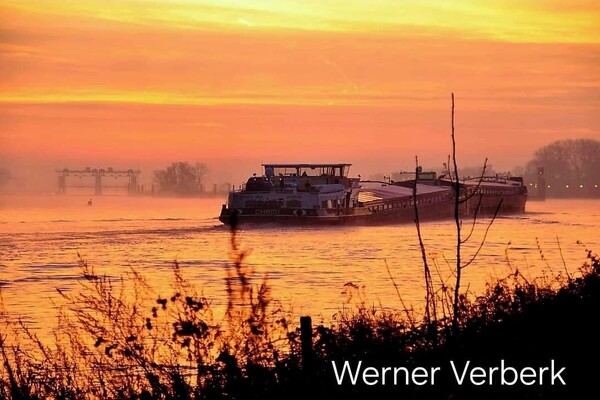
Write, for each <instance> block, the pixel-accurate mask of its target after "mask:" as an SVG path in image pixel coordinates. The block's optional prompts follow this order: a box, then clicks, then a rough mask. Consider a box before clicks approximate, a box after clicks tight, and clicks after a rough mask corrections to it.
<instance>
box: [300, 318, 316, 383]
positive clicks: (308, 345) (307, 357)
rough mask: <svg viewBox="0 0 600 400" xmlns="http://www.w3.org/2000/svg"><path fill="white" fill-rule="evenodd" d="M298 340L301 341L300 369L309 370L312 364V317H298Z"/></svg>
mask: <svg viewBox="0 0 600 400" xmlns="http://www.w3.org/2000/svg"><path fill="white" fill-rule="evenodd" d="M300 342H301V343H302V369H303V370H304V371H305V372H309V371H310V368H311V366H312V359H313V354H312V319H311V318H310V317H309V316H306V317H300Z"/></svg>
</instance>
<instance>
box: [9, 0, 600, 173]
mask: <svg viewBox="0 0 600 400" xmlns="http://www.w3.org/2000/svg"><path fill="white" fill-rule="evenodd" d="M23 3H26V4H23ZM0 58H1V59H0V76H1V77H2V78H0V93H2V95H1V101H0V166H2V165H9V166H14V165H20V166H25V167H24V168H33V167H32V166H31V167H27V165H33V164H34V163H35V162H36V161H39V163H38V165H44V166H46V167H47V168H50V167H52V168H54V167H55V166H57V167H58V166H61V167H62V166H68V167H71V168H77V167H82V166H86V165H91V166H98V167H101V166H109V165H114V166H123V167H125V166H141V167H144V166H146V165H153V166H154V165H160V164H164V163H166V162H169V161H172V160H189V161H205V162H206V163H207V164H209V167H211V170H212V171H213V175H214V177H215V179H219V178H223V179H234V180H236V179H241V178H243V177H244V176H246V175H248V174H249V173H250V172H253V171H255V170H256V169H257V167H258V165H259V164H260V163H261V162H276V161H286V162H294V161H304V162H310V161H326V162H351V163H354V164H355V168H354V173H362V174H363V175H366V174H368V173H372V172H375V171H383V172H388V171H391V170H401V169H409V168H413V163H414V156H415V155H416V154H418V155H419V157H420V159H421V160H422V162H423V164H425V165H427V166H433V167H436V166H439V165H441V163H442V162H443V161H445V159H446V155H447V154H448V152H449V148H448V146H449V136H448V135H449V125H450V118H449V115H450V114H449V108H450V93H451V92H455V94H456V97H457V134H458V137H459V142H460V148H459V150H460V155H461V158H462V161H463V163H464V164H468V165H474V164H477V163H478V162H479V161H480V160H482V159H483V158H485V157H489V158H490V161H491V163H492V164H493V165H494V166H495V168H496V169H511V168H513V167H515V166H516V165H519V164H524V163H525V162H526V161H527V160H528V158H529V157H530V156H531V154H532V153H533V151H534V150H535V149H537V148H538V147H540V146H543V145H545V144H548V143H549V142H551V141H553V140H558V139H564V138H575V137H577V138H578V137H587V138H592V139H597V140H600V116H599V110H600V3H598V2H597V1H578V0H573V1H568V0H567V1H556V0H554V1H553V0H550V1H533V0H532V1H523V0H521V1H516V0H514V1H482V0H479V1H475V0H473V1H465V0H455V1H417V0H414V1H397V0H373V1H359V0H343V1H342V0H339V1H338V0H334V1H308V0H293V1H292V0H268V1H265V0H263V1H242V0H237V1H236V0H221V1H217V0H213V1H200V0H197V1H195V0H174V1H167V0H151V1H150V0H148V1H143V0H137V1H134V0H112V1H107V0H79V1H77V0H70V1H67V0H54V1H51V2H49V1H43V0H33V1H27V2H23V1H4V0H0ZM459 161H461V160H460V159H459ZM28 163H29V164H28Z"/></svg>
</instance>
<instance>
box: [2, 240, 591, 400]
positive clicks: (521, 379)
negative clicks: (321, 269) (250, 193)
mask: <svg viewBox="0 0 600 400" xmlns="http://www.w3.org/2000/svg"><path fill="white" fill-rule="evenodd" d="M232 243H234V244H235V243H236V242H235V241H233V242H232ZM582 250H583V247H582ZM586 251H587V250H586ZM247 256H248V254H247V253H246V252H245V251H243V250H241V249H239V248H238V247H237V245H235V246H234V248H233V250H232V253H231V257H232V259H231V263H230V265H229V266H228V268H227V279H226V289H227V293H228V296H229V300H228V304H227V310H226V313H225V314H224V316H223V318H219V317H217V316H216V315H215V314H214V313H213V309H212V308H211V301H210V299H207V298H205V297H204V296H203V294H202V292H201V291H199V290H198V289H196V288H194V286H193V285H192V284H191V283H190V282H188V281H186V280H185V279H184V276H183V274H182V272H181V269H180V268H179V266H178V264H175V265H174V266H173V268H172V278H173V279H172V281H173V284H172V290H171V291H170V292H168V293H167V292H158V293H157V292H155V291H154V289H152V288H151V287H150V286H149V285H148V284H147V282H146V280H145V279H144V277H143V276H142V275H140V274H138V273H137V272H135V271H133V270H132V271H130V272H129V273H128V275H129V277H128V279H127V280H126V281H119V280H115V279H113V278H110V277H106V276H100V275H97V274H96V273H95V271H94V269H93V268H92V267H91V266H88V265H87V262H86V261H85V260H83V259H82V260H80V267H81V274H82V278H83V279H84V280H83V282H84V287H83V288H82V291H81V292H79V293H72V294H64V293H63V294H62V296H63V297H64V298H65V300H66V301H67V306H66V308H65V309H63V312H62V313H61V320H60V325H59V326H58V327H57V330H56V341H55V343H52V344H50V345H48V344H44V343H42V342H40V341H38V340H37V339H36V337H35V336H34V335H33V334H31V332H29V331H28V330H27V329H26V326H24V325H20V324H19V323H18V322H17V323H16V325H15V321H14V320H11V318H10V315H11V314H10V313H9V312H7V311H6V312H4V313H3V314H2V326H3V330H2V332H3V333H2V340H3V345H2V357H3V367H2V372H1V374H0V397H3V398H73V399H79V398H98V397H99V398H156V399H158V398H161V399H162V398H198V399H200V398H219V399H234V398H235V399H246V398H248V399H250V398H252V399H254V398H260V399H268V398H274V399H275V398H292V397H297V396H298V395H299V394H302V395H303V396H305V397H312V398H367V397H368V398H378V399H379V398H417V399H422V398H440V399H442V398H443V399H447V398H458V399H463V398H507V397H510V398H515V399H516V398H557V399H562V398H565V399H566V398H568V399H574V398H589V396H590V394H591V393H593V390H595V389H594V388H595V377H596V376H597V373H598V371H597V370H594V368H593V367H592V368H590V367H589V366H590V365H592V366H593V365H595V364H594V362H595V360H597V359H598V356H600V354H599V348H600V346H599V345H598V343H597V340H596V338H595V336H596V335H595V328H594V325H595V320H594V317H593V316H594V315H597V314H598V310H600V262H599V260H598V258H597V257H596V256H595V255H594V254H593V253H592V252H591V251H587V256H588V262H587V263H586V264H585V265H583V266H582V267H581V268H580V269H579V271H578V272H577V273H569V272H566V271H565V272H563V271H561V272H558V273H556V274H554V275H547V276H545V277H541V278H538V279H535V280H532V281H530V280H528V279H527V277H526V276H524V275H523V274H522V273H521V272H520V271H519V269H518V268H517V267H513V266H510V267H511V268H512V272H511V274H510V275H509V276H507V277H506V278H505V279H501V280H496V281H494V282H492V283H490V284H489V285H488V288H487V290H486V291H485V293H479V294H478V296H472V295H470V294H468V293H466V294H464V295H463V296H461V300H460V301H461V303H460V307H459V310H460V311H459V312H460V315H459V319H458V321H459V324H458V327H457V328H458V329H456V328H453V327H452V324H451V321H452V315H451V313H452V308H451V307H450V303H449V301H450V300H449V299H450V298H449V297H448V292H450V293H451V292H452V288H451V287H449V286H446V285H445V284H443V283H442V282H439V285H437V286H436V287H437V290H436V305H437V308H436V311H435V314H434V315H433V318H430V319H429V321H426V323H425V322H424V320H423V318H422V316H419V314H417V313H416V312H414V311H412V310H411V309H409V308H405V309H403V310H397V311H393V310H390V309H387V308H383V307H381V306H374V305H373V304H372V303H369V302H367V301H366V300H365V299H364V298H362V297H361V295H360V288H359V287H356V286H353V285H351V284H349V285H347V287H346V289H347V294H348V296H349V298H352V300H353V301H352V304H353V307H351V308H346V309H343V310H341V311H340V312H339V313H338V314H337V315H335V316H334V319H333V323H331V324H326V325H323V324H315V325H316V326H313V327H310V326H309V327H308V329H307V327H306V324H305V326H304V330H302V329H300V328H299V327H298V324H297V322H296V321H295V320H292V319H291V316H290V315H289V314H287V313H285V312H283V311H282V307H281V304H278V303H277V302H275V301H274V300H273V298H272V297H271V292H270V286H269V282H268V280H263V281H260V280H258V281H257V279H256V278H255V277H253V275H252V273H251V268H250V267H249V266H248V264H247V261H248V259H247ZM121 285H126V287H125V286H121ZM307 332H308V333H307ZM311 336H312V338H310V337H311ZM307 337H309V338H310V339H308V342H307ZM436 368H437V370H436ZM513 369H514V371H517V372H516V374H517V375H518V377H517V375H515V373H513V372H512V371H513ZM502 371H504V372H502Z"/></svg>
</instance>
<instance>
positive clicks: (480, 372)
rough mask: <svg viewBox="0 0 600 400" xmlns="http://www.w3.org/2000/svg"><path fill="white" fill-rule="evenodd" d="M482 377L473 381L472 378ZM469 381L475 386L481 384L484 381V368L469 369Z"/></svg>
mask: <svg viewBox="0 0 600 400" xmlns="http://www.w3.org/2000/svg"><path fill="white" fill-rule="evenodd" d="M476 374H477V375H476ZM476 378H483V380H481V381H479V382H475V381H474V379H476ZM471 383H472V384H473V385H476V386H480V385H483V384H484V383H485V369H483V368H481V367H475V368H473V369H472V370H471Z"/></svg>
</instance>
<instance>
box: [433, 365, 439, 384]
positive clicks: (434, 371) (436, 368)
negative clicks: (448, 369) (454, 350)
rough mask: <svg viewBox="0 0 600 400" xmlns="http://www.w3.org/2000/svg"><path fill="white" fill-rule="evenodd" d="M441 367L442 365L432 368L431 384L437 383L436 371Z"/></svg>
mask: <svg viewBox="0 0 600 400" xmlns="http://www.w3.org/2000/svg"><path fill="white" fill-rule="evenodd" d="M440 369H441V368H440V367H435V368H431V384H432V385H435V373H436V372H438V371H439V370H440Z"/></svg>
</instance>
